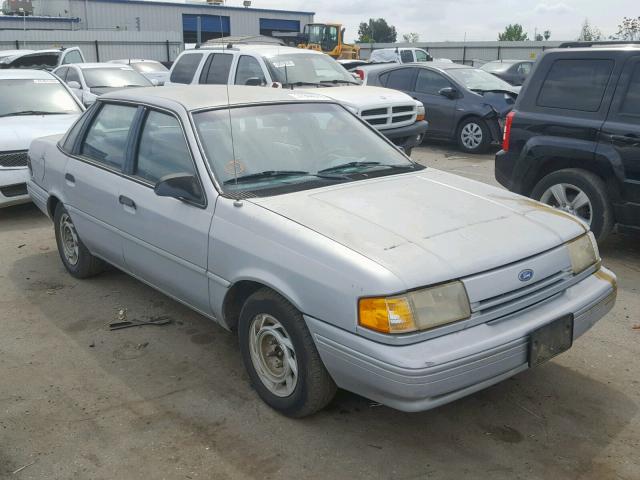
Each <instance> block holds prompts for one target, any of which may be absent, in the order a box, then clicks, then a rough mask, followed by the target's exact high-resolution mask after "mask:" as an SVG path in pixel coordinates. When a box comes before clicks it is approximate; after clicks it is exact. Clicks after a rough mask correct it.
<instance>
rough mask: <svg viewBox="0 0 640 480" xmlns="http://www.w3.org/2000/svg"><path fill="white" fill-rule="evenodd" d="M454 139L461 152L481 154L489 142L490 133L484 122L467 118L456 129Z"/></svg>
mask: <svg viewBox="0 0 640 480" xmlns="http://www.w3.org/2000/svg"><path fill="white" fill-rule="evenodd" d="M456 139H457V142H458V145H459V146H460V148H461V149H462V150H463V151H465V152H467V153H483V152H484V151H485V150H486V149H487V147H488V146H489V143H490V142H491V133H490V132H489V127H488V126H487V123H486V122H485V121H484V120H482V119H480V118H468V119H466V120H464V121H463V122H462V123H461V124H460V126H459V127H458V132H457V134H456Z"/></svg>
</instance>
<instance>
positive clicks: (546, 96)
mask: <svg viewBox="0 0 640 480" xmlns="http://www.w3.org/2000/svg"><path fill="white" fill-rule="evenodd" d="M613 65H614V62H613V60H587V59H584V60H556V61H555V62H554V63H553V65H552V66H551V70H549V73H548V74H547V78H546V79H545V81H544V84H543V85H542V89H541V90H540V94H539V95H538V105H539V106H541V107H549V108H563V109H567V110H578V111H582V112H597V111H598V110H599V109H600V104H601V103H602V98H603V97H604V92H605V90H606V88H607V83H608V82H609V77H610V75H611V71H612V70H613Z"/></svg>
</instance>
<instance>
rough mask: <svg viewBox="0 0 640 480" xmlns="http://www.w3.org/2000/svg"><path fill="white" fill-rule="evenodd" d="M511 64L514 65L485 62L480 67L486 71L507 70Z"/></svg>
mask: <svg viewBox="0 0 640 480" xmlns="http://www.w3.org/2000/svg"><path fill="white" fill-rule="evenodd" d="M511 65H513V63H507V62H489V63H485V64H484V65H483V66H482V67H480V69H481V70H484V71H485V72H505V71H507V70H509V67H511Z"/></svg>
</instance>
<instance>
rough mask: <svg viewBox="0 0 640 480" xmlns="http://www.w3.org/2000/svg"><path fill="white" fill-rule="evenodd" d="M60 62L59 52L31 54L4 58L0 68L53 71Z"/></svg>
mask: <svg viewBox="0 0 640 480" xmlns="http://www.w3.org/2000/svg"><path fill="white" fill-rule="evenodd" d="M59 61H60V52H52V53H32V54H29V55H21V56H18V57H16V58H13V57H6V58H4V59H3V60H2V62H0V67H1V68H34V69H38V70H53V69H54V68H55V67H57V66H58V62H59Z"/></svg>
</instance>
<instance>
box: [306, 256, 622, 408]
mask: <svg viewBox="0 0 640 480" xmlns="http://www.w3.org/2000/svg"><path fill="white" fill-rule="evenodd" d="M616 293H617V287H616V280H615V276H614V275H613V273H611V272H609V271H608V270H606V269H604V268H602V269H601V270H599V271H598V272H596V273H595V274H594V275H591V276H589V277H587V278H586V279H584V280H583V281H581V282H580V283H577V284H576V285H574V286H572V287H571V288H568V289H567V290H565V291H564V292H563V293H561V294H559V295H557V296H555V297H553V298H551V299H549V300H547V301H545V302H542V303H540V304H537V305H535V306H533V307H531V308H529V309H527V310H525V311H523V312H519V313H517V314H514V315H511V316H509V317H507V318H502V319H499V320H495V321H493V322H489V323H485V324H481V325H477V326H475V327H471V328H468V329H466V330H463V331H459V332H456V333H453V334H449V335H443V336H440V337H436V338H433V339H430V340H427V341H423V342H420V343H417V344H413V345H405V346H393V345H384V344H380V343H377V342H373V341H371V340H368V339H365V338H363V337H361V336H358V335H355V334H353V333H350V332H346V331H344V330H341V329H338V328H336V327H333V326H331V325H329V324H327V323H325V322H322V321H319V320H316V319H314V318H310V317H306V316H305V320H306V322H307V325H308V327H309V329H310V331H311V333H312V335H313V338H314V340H315V343H316V346H317V348H318V351H319V353H320V356H321V358H322V360H323V362H324V364H325V366H326V368H327V370H328V371H329V373H330V374H331V376H332V377H333V379H334V381H335V382H336V384H337V385H338V386H339V387H341V388H344V389H346V390H349V391H352V392H354V393H357V394H359V395H362V396H364V397H367V398H370V399H372V400H375V401H378V402H380V403H383V404H385V405H387V406H390V407H393V408H396V409H398V410H403V411H407V412H417V411H422V410H428V409H431V408H434V407H438V406H440V405H443V404H445V403H449V402H451V401H454V400H457V399H459V398H461V397H464V396H466V395H469V394H471V393H474V392H476V391H478V390H482V389H484V388H486V387H488V386H490V385H493V384H495V383H498V382H500V381H502V380H504V379H506V378H509V377H511V376H513V375H515V374H517V373H519V372H522V371H523V370H526V369H527V368H529V365H528V346H529V335H530V334H531V332H533V331H534V330H536V329H538V328H540V327H542V326H544V325H546V324H548V323H550V322H552V321H554V320H556V319H558V318H561V317H563V316H565V315H567V314H573V315H574V332H573V336H574V339H576V338H578V337H580V336H581V335H583V334H584V333H585V332H586V331H587V330H589V329H590V328H591V327H592V326H593V325H594V324H595V323H596V322H597V321H598V320H600V319H601V318H602V317H603V316H604V315H606V314H607V313H608V312H609V311H610V310H611V309H612V308H613V305H614V303H615V299H616ZM434 352H438V353H437V354H436V353H434Z"/></svg>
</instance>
